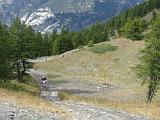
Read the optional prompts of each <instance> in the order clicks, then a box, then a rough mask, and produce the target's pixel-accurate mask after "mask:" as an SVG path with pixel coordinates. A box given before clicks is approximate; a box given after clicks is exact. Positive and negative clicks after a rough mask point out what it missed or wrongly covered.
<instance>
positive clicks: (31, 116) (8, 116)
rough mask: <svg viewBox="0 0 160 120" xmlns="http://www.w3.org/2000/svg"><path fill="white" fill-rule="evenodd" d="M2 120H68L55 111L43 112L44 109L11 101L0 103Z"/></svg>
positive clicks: (0, 118) (0, 119) (0, 117)
mask: <svg viewBox="0 0 160 120" xmlns="http://www.w3.org/2000/svg"><path fill="white" fill-rule="evenodd" d="M0 120H66V119H64V118H60V117H59V116H58V115H57V114H55V113H49V112H46V113H43V112H42V111H39V110H36V109H31V108H27V107H22V106H17V105H15V104H11V103H5V102H1V103H0Z"/></svg>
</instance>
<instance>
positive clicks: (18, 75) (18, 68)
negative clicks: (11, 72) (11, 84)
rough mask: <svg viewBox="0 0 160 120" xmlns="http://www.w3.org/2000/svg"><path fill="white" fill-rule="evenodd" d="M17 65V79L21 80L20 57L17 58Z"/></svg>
mask: <svg viewBox="0 0 160 120" xmlns="http://www.w3.org/2000/svg"><path fill="white" fill-rule="evenodd" d="M16 67H17V79H18V80H19V81H20V80H21V72H20V65H19V61H18V59H17V63H16Z"/></svg>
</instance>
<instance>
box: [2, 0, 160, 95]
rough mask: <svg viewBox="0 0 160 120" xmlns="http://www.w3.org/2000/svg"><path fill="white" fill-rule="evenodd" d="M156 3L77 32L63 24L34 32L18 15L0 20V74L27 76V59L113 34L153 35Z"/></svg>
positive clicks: (136, 37)
mask: <svg viewBox="0 0 160 120" xmlns="http://www.w3.org/2000/svg"><path fill="white" fill-rule="evenodd" d="M159 7H160V1H159V0H149V1H146V2H145V3H143V4H141V5H138V6H136V7H135V8H132V9H129V10H128V11H126V12H125V13H121V14H120V15H119V16H117V17H114V18H112V19H111V20H110V21H109V22H106V23H97V24H95V25H92V26H91V27H89V28H87V29H83V30H81V31H78V32H73V31H69V30H67V29H65V28H63V29H62V31H61V34H57V33H56V31H54V30H53V32H52V33H51V34H42V33H40V32H36V31H35V30H34V29H33V28H32V27H31V26H27V25H25V23H22V22H21V21H20V19H19V18H17V19H16V20H15V21H14V22H13V23H12V24H11V26H10V27H8V26H6V25H3V24H0V36H1V37H0V43H1V44H0V56H1V59H0V78H3V79H6V78H8V77H12V78H13V77H15V78H17V79H18V80H19V81H23V80H24V79H25V76H27V75H26V70H27V69H28V68H32V63H29V62H28V59H33V58H37V57H40V56H49V55H57V54H62V53H64V52H66V51H70V50H73V49H75V48H81V47H83V46H86V45H87V46H89V47H91V46H93V45H94V44H96V43H100V42H104V41H109V40H110V38H112V37H114V36H122V37H126V38H129V39H131V40H142V39H144V38H148V36H147V35H148V34H147V32H148V31H152V32H157V33H156V35H155V36H152V37H153V38H155V37H156V36H157V35H158V32H159V31H156V30H155V29H153V28H154V26H159V22H158V21H159V20H160V18H159V14H158V13H156V12H155V10H156V9H158V8H159ZM150 12H152V18H151V20H150V21H148V20H146V19H143V17H144V16H145V15H146V14H148V13H150ZM156 28H157V29H158V27H156ZM148 39H150V38H148ZM156 39H159V38H156ZM156 84H157V83H156ZM151 87H153V86H151ZM154 92H156V91H154ZM154 92H153V94H154Z"/></svg>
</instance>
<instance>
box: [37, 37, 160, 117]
mask: <svg viewBox="0 0 160 120" xmlns="http://www.w3.org/2000/svg"><path fill="white" fill-rule="evenodd" d="M108 44H110V45H112V46H117V49H116V50H114V51H106V52H105V53H103V54H102V53H101V54H99V53H95V52H93V51H91V50H90V49H91V48H89V47H84V48H82V49H76V50H73V51H70V52H67V53H64V54H62V55H60V56H54V57H53V58H52V60H49V61H46V62H43V63H37V64H36V65H35V68H36V69H39V70H41V71H44V72H45V73H46V74H47V75H48V77H49V80H50V81H51V82H53V85H55V86H57V85H60V86H61V84H63V83H64V85H66V86H67V84H69V83H68V80H72V81H71V82H73V83H74V84H73V86H76V84H79V80H82V81H84V82H89V83H90V82H91V83H95V84H96V85H97V87H98V86H99V85H104V84H108V85H111V86H113V88H114V89H107V90H105V91H104V93H98V94H89V95H87V96H86V95H84V94H82V95H80V97H77V94H76V96H74V97H72V96H68V95H67V96H68V97H67V99H73V100H75V101H78V100H79V101H85V102H89V103H94V104H98V105H103V106H104V105H105V106H107V107H114V108H117V109H122V110H126V111H129V112H131V113H137V114H143V115H146V116H151V117H155V118H159V113H158V104H159V103H160V99H159V98H160V93H158V96H157V97H156V98H155V99H154V102H153V103H152V104H151V106H150V105H148V104H147V102H146V101H147V100H146V99H145V98H146V97H145V96H146V90H147V88H146V87H145V86H141V83H142V81H140V80H139V79H137V77H136V74H135V72H134V70H133V69H132V68H133V67H135V66H136V65H137V64H138V63H140V61H139V59H138V58H139V56H140V54H139V50H140V49H142V48H144V41H134V42H133V41H131V40H128V39H124V38H117V39H114V40H111V41H108V42H104V43H100V44H97V45H95V46H105V45H108ZM95 46H94V47H95ZM88 87H89V86H88ZM68 89H72V87H71V88H68ZM77 89H78V88H77ZM82 89H83V88H82ZM73 95H74V93H73ZM62 96H63V97H64V96H65V94H64V95H63V94H62ZM78 96H79V95H78ZM142 104H143V105H142ZM142 106H143V107H142ZM148 108H149V109H150V110H149V109H148Z"/></svg>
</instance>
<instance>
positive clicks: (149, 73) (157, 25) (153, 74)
mask: <svg viewBox="0 0 160 120" xmlns="http://www.w3.org/2000/svg"><path fill="white" fill-rule="evenodd" d="M137 75H138V77H140V78H141V79H142V80H143V82H144V83H147V84H148V92H147V99H148V101H149V102H151V101H152V99H153V97H154V96H155V95H156V93H157V91H158V87H159V85H160V19H158V20H156V21H155V22H154V24H153V27H152V31H151V32H150V34H149V35H148V38H147V39H146V40H145V49H144V50H143V51H142V58H141V64H140V65H138V66H137Z"/></svg>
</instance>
